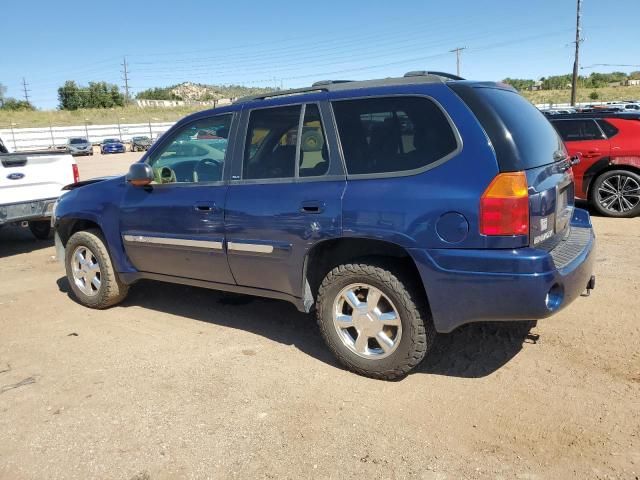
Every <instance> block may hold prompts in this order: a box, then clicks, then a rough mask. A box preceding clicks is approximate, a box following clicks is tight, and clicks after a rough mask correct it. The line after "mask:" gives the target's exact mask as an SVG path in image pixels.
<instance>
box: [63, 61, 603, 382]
mask: <svg viewBox="0 0 640 480" xmlns="http://www.w3.org/2000/svg"><path fill="white" fill-rule="evenodd" d="M571 165H572V161H571V159H569V158H568V156H567V152H566V150H565V148H564V146H563V144H562V141H561V140H560V138H559V137H558V135H557V133H556V131H555V130H554V128H553V127H552V126H551V124H550V123H549V122H548V121H547V119H546V118H545V117H544V115H542V113H540V112H539V111H538V110H537V109H536V108H535V107H533V106H532V105H531V104H530V103H529V102H527V101H526V100H525V99H524V98H522V97H521V96H520V95H518V93H517V92H516V91H514V90H513V89H512V88H510V87H508V86H506V85H502V84H498V83H489V82H471V81H464V80H462V79H458V78H452V77H451V76H448V75H446V74H440V73H430V72H413V73H410V74H407V75H405V76H404V77H402V78H389V79H383V80H371V81H357V82H355V81H354V82H347V81H326V82H318V83H316V84H314V85H313V86H312V87H310V88H305V89H298V90H289V91H278V92H274V93H271V94H268V95H262V96H255V97H251V98H243V99H240V100H238V101H237V102H235V103H234V104H232V105H230V106H226V107H222V108H217V109H213V110H209V111H205V112H199V113H196V114H193V115H191V116H189V117H187V118H185V119H183V120H181V121H180V122H178V123H177V124H176V125H175V126H174V127H172V128H171V130H169V131H168V132H167V133H166V134H165V135H164V136H163V137H162V138H161V139H160V140H159V141H158V142H156V143H155V144H154V145H153V146H152V147H151V148H150V149H149V151H148V152H147V153H146V154H145V155H144V156H143V157H142V159H141V160H140V161H139V162H138V163H135V164H133V165H132V166H131V168H130V170H129V173H128V174H127V175H126V176H123V177H117V178H109V179H96V180H91V181H87V182H81V183H78V184H74V185H71V186H69V191H68V192H67V193H66V194H64V195H63V196H62V197H61V198H60V200H59V201H58V203H57V205H56V208H55V212H54V217H53V220H52V222H53V225H54V226H55V231H56V243H57V246H58V248H59V249H60V250H62V249H64V250H65V251H64V252H62V251H59V257H60V258H64V261H65V266H66V273H67V278H68V280H69V283H70V285H71V288H72V290H73V293H74V295H75V296H76V297H77V299H78V300H79V301H80V302H81V303H82V304H84V305H86V306H88V307H91V308H106V307H109V306H112V305H115V304H116V303H118V302H120V301H122V300H123V299H124V297H125V296H126V294H127V290H128V289H129V287H130V286H131V285H132V284H134V283H135V282H136V281H137V280H140V279H153V280H160V281H165V282H174V283H180V284H187V285H193V286H197V287H205V288H212V289H218V290H225V291H230V292H239V293H245V294H251V295H259V296H264V297H271V298H277V299H283V300H287V301H289V302H291V303H293V304H294V305H295V306H296V307H297V308H298V309H299V310H301V311H304V312H312V311H314V312H315V314H316V315H317V319H318V323H319V325H320V331H321V333H322V335H323V337H324V340H325V341H326V343H327V345H328V346H329V348H330V349H331V350H332V351H333V353H334V354H335V355H336V357H337V358H338V359H339V360H340V362H342V363H343V364H344V365H345V366H346V367H348V368H349V369H351V370H353V371H355V372H357V373H360V374H362V375H367V376H371V377H374V378H381V379H394V378H399V377H402V376H403V375H405V374H407V373H408V372H409V371H410V370H411V369H412V368H414V367H415V366H416V365H418V364H419V363H420V361H421V360H422V359H423V358H424V357H425V354H426V353H427V352H428V351H429V348H430V347H431V345H432V343H433V340H434V336H435V333H436V332H451V331H452V330H453V329H455V328H456V327H458V326H460V325H463V324H466V323H470V322H477V321H486V320H492V321H495V320H519V319H522V320H525V319H526V320H530V319H539V318H543V317H548V316H550V315H552V314H553V313H555V312H557V311H558V310H560V309H561V308H563V307H565V306H566V305H568V304H569V303H571V302H572V301H573V300H575V299H576V298H577V297H578V296H579V295H580V294H581V292H582V291H584V290H585V289H587V290H589V289H591V288H593V287H594V285H595V278H594V277H593V276H592V268H593V262H594V256H595V253H594V252H595V250H594V247H595V238H594V234H593V230H592V227H591V222H590V218H589V214H588V213H587V212H586V211H584V210H581V209H578V208H575V207H574V200H573V198H574V186H573V176H572V170H571ZM265 321H268V320H265Z"/></svg>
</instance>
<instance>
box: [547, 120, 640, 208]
mask: <svg viewBox="0 0 640 480" xmlns="http://www.w3.org/2000/svg"><path fill="white" fill-rule="evenodd" d="M549 120H550V121H551V123H552V124H553V126H554V127H556V130H558V133H559V134H560V136H561V137H562V139H563V140H564V143H565V145H566V147H567V150H568V151H569V154H570V155H572V156H578V157H579V162H580V163H578V164H577V165H574V167H573V172H574V175H575V182H576V197H577V198H579V199H582V200H588V201H589V202H590V203H591V205H592V206H593V208H595V209H596V210H597V211H598V212H599V213H601V214H602V215H606V216H609V217H634V216H637V215H638V214H640V113H627V112H621V113H613V112H593V113H581V114H573V115H557V116H554V117H551V118H550V119H549Z"/></svg>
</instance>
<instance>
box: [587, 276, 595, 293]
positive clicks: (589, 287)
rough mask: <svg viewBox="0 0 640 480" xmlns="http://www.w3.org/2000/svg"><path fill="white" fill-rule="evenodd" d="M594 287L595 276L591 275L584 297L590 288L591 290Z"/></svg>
mask: <svg viewBox="0 0 640 480" xmlns="http://www.w3.org/2000/svg"><path fill="white" fill-rule="evenodd" d="M594 288H596V276H595V275H591V278H590V279H589V282H587V293H586V294H585V297H588V296H589V295H591V290H593V289H594Z"/></svg>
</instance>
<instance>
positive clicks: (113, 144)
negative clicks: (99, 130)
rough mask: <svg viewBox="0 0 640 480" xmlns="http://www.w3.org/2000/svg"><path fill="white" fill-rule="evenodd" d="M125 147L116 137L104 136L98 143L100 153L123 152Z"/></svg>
mask: <svg viewBox="0 0 640 480" xmlns="http://www.w3.org/2000/svg"><path fill="white" fill-rule="evenodd" d="M126 151H127V149H126V147H125V146H124V143H122V142H121V141H120V140H118V139H117V138H105V139H104V140H103V141H102V143H101V144H100V153H102V154H105V153H124V152H126Z"/></svg>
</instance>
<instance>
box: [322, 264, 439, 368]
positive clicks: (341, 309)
mask: <svg viewBox="0 0 640 480" xmlns="http://www.w3.org/2000/svg"><path fill="white" fill-rule="evenodd" d="M407 278H408V277H406V276H403V275H401V274H399V273H396V272H392V271H390V270H387V269H386V268H384V267H382V266H377V265H373V264H346V265H340V266H338V267H336V268H334V269H333V270H332V271H331V272H329V274H328V275H327V276H326V277H325V279H324V281H323V282H322V285H321V286H320V289H319V292H318V299H317V303H316V309H317V316H318V324H319V326H320V331H321V333H322V336H323V338H324V340H325V342H326V343H327V345H328V347H329V348H330V349H331V351H332V352H333V353H334V355H335V356H336V358H337V359H338V360H339V361H340V362H341V363H342V364H343V365H345V366H346V367H347V368H348V369H349V370H352V371H354V372H356V373H358V374H360V375H364V376H368V377H372V378H378V379H383V380H393V379H397V378H401V377H403V376H405V375H406V374H407V373H409V371H410V370H412V369H413V368H414V367H415V366H417V365H418V364H419V363H420V362H421V361H422V360H423V358H424V356H425V355H426V353H427V350H428V349H429V347H430V346H431V344H432V342H433V339H434V336H435V330H434V327H433V324H432V321H431V317H430V315H429V312H428V308H427V305H426V301H425V299H424V294H421V293H420V292H419V291H418V289H417V288H413V286H412V285H411V282H410V281H408V280H407Z"/></svg>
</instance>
